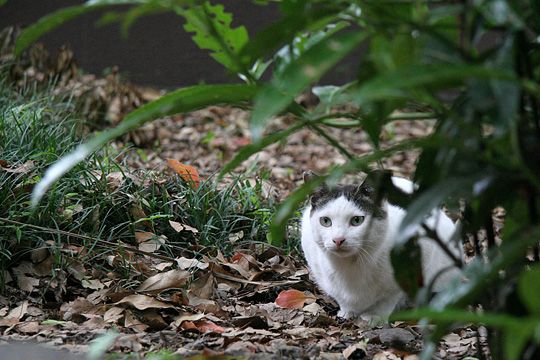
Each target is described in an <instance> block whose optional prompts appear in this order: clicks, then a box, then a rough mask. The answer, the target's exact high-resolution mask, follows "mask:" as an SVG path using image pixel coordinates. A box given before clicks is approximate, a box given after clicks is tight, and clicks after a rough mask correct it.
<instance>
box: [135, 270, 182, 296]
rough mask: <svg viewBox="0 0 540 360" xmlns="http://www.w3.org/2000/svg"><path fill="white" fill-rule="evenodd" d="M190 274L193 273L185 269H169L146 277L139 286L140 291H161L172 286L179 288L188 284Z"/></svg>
mask: <svg viewBox="0 0 540 360" xmlns="http://www.w3.org/2000/svg"><path fill="white" fill-rule="evenodd" d="M190 276H191V274H190V273H189V272H188V271H185V270H177V269H175V270H169V271H167V272H163V273H159V274H156V275H154V276H151V277H149V278H148V279H146V280H145V281H144V282H143V283H142V284H141V285H140V286H139V289H138V291H161V290H165V289H170V288H179V287H182V286H183V285H185V284H186V282H187V279H188V278H189V277H190Z"/></svg>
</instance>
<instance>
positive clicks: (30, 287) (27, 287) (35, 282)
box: [17, 275, 39, 292]
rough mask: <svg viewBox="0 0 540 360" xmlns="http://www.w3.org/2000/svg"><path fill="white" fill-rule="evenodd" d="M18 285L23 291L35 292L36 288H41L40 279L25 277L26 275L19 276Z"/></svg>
mask: <svg viewBox="0 0 540 360" xmlns="http://www.w3.org/2000/svg"><path fill="white" fill-rule="evenodd" d="M17 285H18V286H19V289H21V290H23V291H26V292H32V291H34V288H35V287H36V286H39V279H36V278H33V277H29V276H25V275H18V276H17Z"/></svg>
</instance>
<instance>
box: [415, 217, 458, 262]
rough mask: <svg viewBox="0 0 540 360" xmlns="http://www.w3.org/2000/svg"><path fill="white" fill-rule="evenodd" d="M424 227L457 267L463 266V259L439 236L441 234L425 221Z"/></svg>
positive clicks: (427, 233)
mask: <svg viewBox="0 0 540 360" xmlns="http://www.w3.org/2000/svg"><path fill="white" fill-rule="evenodd" d="M422 228H423V229H424V231H425V232H426V235H427V236H428V237H430V238H432V239H433V240H435V242H436V243H437V244H438V245H439V247H440V248H441V249H442V250H443V251H444V253H445V254H446V256H448V257H449V258H450V259H451V260H452V261H453V262H454V265H455V266H456V267H458V268H460V269H461V268H463V262H462V261H461V259H459V258H458V257H457V256H456V255H455V254H454V253H453V252H452V251H450V249H449V248H448V246H446V244H445V243H444V241H442V239H441V238H440V237H439V234H437V232H436V231H435V230H433V229H431V228H430V227H428V226H427V225H426V224H424V223H422Z"/></svg>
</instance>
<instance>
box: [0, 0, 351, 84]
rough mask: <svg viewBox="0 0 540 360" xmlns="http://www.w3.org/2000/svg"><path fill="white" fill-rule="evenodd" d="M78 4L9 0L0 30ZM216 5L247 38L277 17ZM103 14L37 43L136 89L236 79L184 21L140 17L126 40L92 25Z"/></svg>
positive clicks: (345, 72)
mask: <svg viewBox="0 0 540 360" xmlns="http://www.w3.org/2000/svg"><path fill="white" fill-rule="evenodd" d="M80 3H84V1H79V0H71V1H68V0H8V1H7V3H6V4H5V5H3V6H1V7H0V28H4V27H6V26H10V25H19V26H23V27H24V26H28V25H30V24H32V23H33V22H35V21H37V20H38V19H39V18H40V17H42V16H44V15H46V14H48V13H50V12H52V11H54V10H56V9H59V8H62V7H66V6H72V5H75V4H80ZM214 3H215V2H214ZM219 3H222V4H224V6H225V10H226V11H228V12H232V13H233V19H234V22H233V26H234V27H236V26H238V25H244V26H245V27H246V28H247V30H248V32H249V35H250V37H253V35H254V34H255V33H256V32H257V31H259V30H261V29H262V28H264V27H265V26H267V25H268V24H270V23H271V22H272V21H273V20H275V19H278V18H279V17H280V14H279V10H278V8H277V6H275V5H273V6H272V5H269V6H259V5H255V4H253V2H251V1H249V0H221V1H219ZM114 9H115V10H118V9H119V8H118V7H114ZM102 13H103V12H92V13H90V14H86V15H83V16H80V17H78V18H76V19H75V20H72V21H69V22H67V23H65V24H63V25H62V26H60V27H59V28H58V29H56V30H54V31H53V32H51V33H49V34H47V35H45V36H44V37H43V38H41V39H40V41H41V42H43V43H44V44H45V46H46V47H47V49H48V50H49V51H51V52H53V53H54V52H55V51H56V50H57V49H58V48H59V47H60V46H62V45H64V44H67V45H69V46H70V48H71V49H72V50H73V52H74V53H75V59H76V60H77V63H78V65H79V66H80V67H81V68H82V69H84V71H86V72H89V73H94V74H97V75H101V74H102V73H103V71H105V70H107V69H110V68H111V67H113V66H118V68H119V69H120V72H121V73H122V74H123V75H125V77H126V78H127V79H128V80H130V81H132V82H134V83H136V84H140V85H149V86H156V87H161V88H169V89H171V88H177V87H182V86H187V85H194V84H198V83H203V82H204V83H222V82H231V81H239V80H237V78H236V75H234V74H227V72H226V70H224V68H223V67H222V66H221V65H220V64H218V63H216V62H215V61H214V60H213V59H212V58H211V57H210V56H209V55H208V54H207V52H206V51H205V50H200V49H199V48H198V47H197V46H196V45H195V44H194V43H193V41H192V40H191V35H190V34H188V33H186V32H185V31H184V30H183V23H184V21H183V19H182V18H181V17H179V16H177V15H175V14H173V13H165V14H158V15H151V16H145V17H141V18H140V19H139V20H138V21H137V22H136V23H135V24H134V25H133V26H132V27H131V29H130V32H129V36H128V37H127V38H123V37H122V36H121V35H120V28H119V25H118V24H111V25H105V26H101V27H97V26H96V25H95V23H96V21H97V20H98V19H99V18H100V16H101V14H102ZM349 63H350V62H349V61H346V62H344V63H343V64H342V65H341V68H340V69H339V70H338V71H337V72H335V73H334V74H333V75H331V76H330V77H327V78H326V79H325V80H324V81H323V82H325V83H344V82H347V81H348V79H351V78H352V76H353V74H354V71H351V69H349V66H348V64H349Z"/></svg>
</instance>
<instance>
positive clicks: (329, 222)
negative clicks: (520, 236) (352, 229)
mask: <svg viewBox="0 0 540 360" xmlns="http://www.w3.org/2000/svg"><path fill="white" fill-rule="evenodd" d="M319 222H320V223H321V225H322V226H324V227H330V226H332V220H330V218H329V217H328V216H322V217H321V218H320V219H319Z"/></svg>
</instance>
